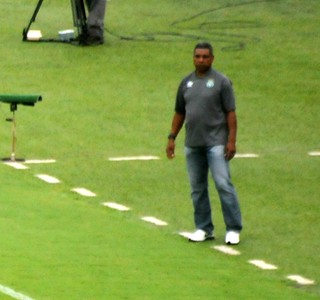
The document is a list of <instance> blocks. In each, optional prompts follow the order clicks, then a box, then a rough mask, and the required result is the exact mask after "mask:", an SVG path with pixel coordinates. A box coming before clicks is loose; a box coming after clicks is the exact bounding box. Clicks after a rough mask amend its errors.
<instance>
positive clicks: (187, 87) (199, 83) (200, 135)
mask: <svg viewBox="0 0 320 300" xmlns="http://www.w3.org/2000/svg"><path fill="white" fill-rule="evenodd" d="M235 108H236V106H235V97H234V92H233V88H232V83H231V81H230V80H229V79H228V78H227V77H226V76H224V75H223V74H221V73H219V72H217V71H216V70H214V69H211V70H210V71H208V73H207V74H206V75H205V76H204V77H198V76H197V75H196V73H195V72H192V73H191V74H189V75H188V76H187V77H185V78H184V79H183V80H182V81H181V83H180V86H179V88H178V92H177V97H176V105H175V111H176V112H177V113H179V114H183V115H185V129H186V139H185V145H186V146H187V147H203V146H205V147H211V146H216V145H225V144H226V143H227V140H228V133H229V132H228V126H227V119H226V113H227V112H229V111H234V110H235Z"/></svg>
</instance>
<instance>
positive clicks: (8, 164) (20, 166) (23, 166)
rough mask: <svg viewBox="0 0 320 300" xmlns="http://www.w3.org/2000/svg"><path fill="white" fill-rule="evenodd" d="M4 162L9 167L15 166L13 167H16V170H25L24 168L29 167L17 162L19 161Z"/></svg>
mask: <svg viewBox="0 0 320 300" xmlns="http://www.w3.org/2000/svg"><path fill="white" fill-rule="evenodd" d="M4 164H5V165H7V166H9V167H12V168H15V169H17V170H26V169H29V167H27V166H25V165H24V164H22V163H19V162H15V161H12V162H11V161H10V162H5V163H4Z"/></svg>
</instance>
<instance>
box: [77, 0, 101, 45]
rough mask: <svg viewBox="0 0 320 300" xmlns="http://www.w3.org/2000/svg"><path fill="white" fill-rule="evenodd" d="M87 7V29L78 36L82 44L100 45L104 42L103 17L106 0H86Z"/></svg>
mask: <svg viewBox="0 0 320 300" xmlns="http://www.w3.org/2000/svg"><path fill="white" fill-rule="evenodd" d="M86 5H87V7H88V11H89V14H88V19H87V29H86V32H85V33H84V35H83V36H82V37H81V38H80V44H82V45H84V46H94V45H101V44H103V43H104V17H105V12H106V6H107V0H86Z"/></svg>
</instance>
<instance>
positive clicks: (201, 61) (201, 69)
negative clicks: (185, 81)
mask: <svg viewBox="0 0 320 300" xmlns="http://www.w3.org/2000/svg"><path fill="white" fill-rule="evenodd" d="M213 60H214V56H213V55H211V54H210V50H209V49H195V51H194V54H193V63H194V66H195V67H196V71H197V73H199V74H204V73H206V72H207V71H208V70H209V69H210V68H211V65H212V63H213Z"/></svg>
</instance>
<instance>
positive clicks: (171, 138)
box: [168, 133, 177, 140]
mask: <svg viewBox="0 0 320 300" xmlns="http://www.w3.org/2000/svg"><path fill="white" fill-rule="evenodd" d="M176 137H177V136H176V135H175V134H173V133H170V134H169V135H168V139H169V140H175V139H176Z"/></svg>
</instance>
